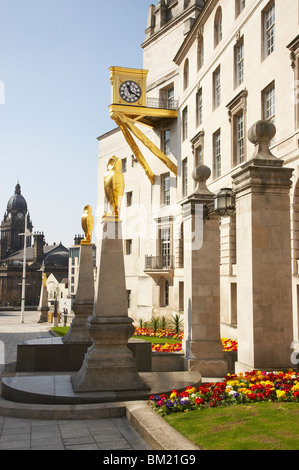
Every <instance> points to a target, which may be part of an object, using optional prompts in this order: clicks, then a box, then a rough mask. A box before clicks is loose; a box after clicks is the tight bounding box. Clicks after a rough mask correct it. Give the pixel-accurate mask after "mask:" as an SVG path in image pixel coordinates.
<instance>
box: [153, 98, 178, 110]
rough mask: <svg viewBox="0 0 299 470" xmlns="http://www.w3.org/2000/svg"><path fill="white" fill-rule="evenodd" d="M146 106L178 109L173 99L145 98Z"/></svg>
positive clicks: (176, 102)
mask: <svg viewBox="0 0 299 470" xmlns="http://www.w3.org/2000/svg"><path fill="white" fill-rule="evenodd" d="M146 106H147V107H148V108H158V109H173V110H177V109H178V101H177V100H173V99H160V98H147V99H146Z"/></svg>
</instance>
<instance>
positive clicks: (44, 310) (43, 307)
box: [37, 282, 50, 323]
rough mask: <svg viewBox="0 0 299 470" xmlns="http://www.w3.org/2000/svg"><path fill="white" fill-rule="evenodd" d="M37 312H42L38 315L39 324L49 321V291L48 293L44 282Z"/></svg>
mask: <svg viewBox="0 0 299 470" xmlns="http://www.w3.org/2000/svg"><path fill="white" fill-rule="evenodd" d="M37 310H38V311H39V312H40V313H39V314H38V318H37V322H38V323H44V322H47V321H48V312H49V310H50V309H49V306H48V291H47V285H46V284H45V283H44V282H42V286H41V291H40V299H39V306H38V308H37Z"/></svg>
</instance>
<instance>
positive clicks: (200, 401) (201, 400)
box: [194, 397, 205, 405]
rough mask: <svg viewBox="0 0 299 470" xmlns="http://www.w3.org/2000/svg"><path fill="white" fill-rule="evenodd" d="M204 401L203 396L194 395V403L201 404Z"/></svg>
mask: <svg viewBox="0 0 299 470" xmlns="http://www.w3.org/2000/svg"><path fill="white" fill-rule="evenodd" d="M204 402H205V401H204V399H203V398H199V397H196V398H195V401H194V403H195V405H203V404H204Z"/></svg>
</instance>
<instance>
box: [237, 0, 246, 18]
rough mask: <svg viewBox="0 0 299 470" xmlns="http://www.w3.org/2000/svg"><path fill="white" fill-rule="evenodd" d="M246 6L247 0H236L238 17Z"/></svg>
mask: <svg viewBox="0 0 299 470" xmlns="http://www.w3.org/2000/svg"><path fill="white" fill-rule="evenodd" d="M244 8H245V0H235V10H236V18H237V16H239V15H240V13H242V11H243V10H244Z"/></svg>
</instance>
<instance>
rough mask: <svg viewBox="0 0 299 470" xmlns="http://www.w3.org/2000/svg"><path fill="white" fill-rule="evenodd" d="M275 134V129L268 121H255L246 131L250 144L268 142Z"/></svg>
mask: <svg viewBox="0 0 299 470" xmlns="http://www.w3.org/2000/svg"><path fill="white" fill-rule="evenodd" d="M275 134H276V127H275V125H274V124H273V123H272V122H269V121H257V122H256V123H255V124H253V126H251V127H250V129H249V130H248V140H249V141H250V142H251V143H252V144H257V143H258V142H270V141H271V140H272V139H273V137H274V136H275Z"/></svg>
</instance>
